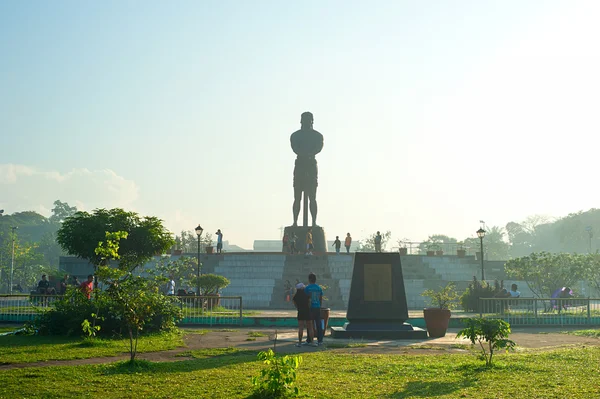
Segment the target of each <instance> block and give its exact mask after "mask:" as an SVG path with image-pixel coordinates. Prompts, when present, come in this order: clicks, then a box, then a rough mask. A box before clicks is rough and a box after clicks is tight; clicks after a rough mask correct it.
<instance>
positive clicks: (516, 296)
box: [510, 290, 521, 298]
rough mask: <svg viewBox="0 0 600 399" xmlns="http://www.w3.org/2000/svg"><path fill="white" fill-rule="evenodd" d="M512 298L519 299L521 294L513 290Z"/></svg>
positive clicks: (511, 292)
mask: <svg viewBox="0 0 600 399" xmlns="http://www.w3.org/2000/svg"><path fill="white" fill-rule="evenodd" d="M510 296H511V297H513V298H518V297H520V296H521V293H520V292H519V291H513V290H511V291H510Z"/></svg>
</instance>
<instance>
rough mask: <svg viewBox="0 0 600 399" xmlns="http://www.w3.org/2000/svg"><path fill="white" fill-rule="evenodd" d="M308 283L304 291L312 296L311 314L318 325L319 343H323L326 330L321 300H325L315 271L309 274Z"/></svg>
mask: <svg viewBox="0 0 600 399" xmlns="http://www.w3.org/2000/svg"><path fill="white" fill-rule="evenodd" d="M308 282H309V283H310V284H308V285H307V286H306V287H305V288H304V292H305V293H306V295H308V297H309V298H310V316H311V319H312V320H314V322H315V324H316V325H317V334H316V336H317V345H322V344H323V335H325V331H323V330H324V328H323V324H322V320H321V302H322V301H323V289H322V288H321V286H319V285H318V284H317V276H316V275H315V274H314V273H310V274H309V275H308Z"/></svg>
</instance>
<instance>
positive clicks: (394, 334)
mask: <svg viewBox="0 0 600 399" xmlns="http://www.w3.org/2000/svg"><path fill="white" fill-rule="evenodd" d="M331 337H332V338H354V339H427V331H426V330H423V329H422V328H419V327H413V326H412V325H410V324H408V323H385V322H383V323H377V322H370V323H356V322H354V323H346V324H344V327H331Z"/></svg>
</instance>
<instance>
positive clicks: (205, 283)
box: [192, 274, 229, 295]
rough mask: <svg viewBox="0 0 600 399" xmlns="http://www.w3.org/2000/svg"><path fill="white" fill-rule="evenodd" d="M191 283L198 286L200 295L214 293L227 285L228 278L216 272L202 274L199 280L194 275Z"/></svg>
mask: <svg viewBox="0 0 600 399" xmlns="http://www.w3.org/2000/svg"><path fill="white" fill-rule="evenodd" d="M192 283H193V284H194V285H196V286H199V287H200V290H201V292H202V295H216V294H217V293H218V292H219V290H220V289H223V288H225V287H227V286H228V285H229V279H227V278H226V277H223V276H219V275H216V274H203V275H202V276H200V279H199V280H198V278H197V277H194V278H193V279H192Z"/></svg>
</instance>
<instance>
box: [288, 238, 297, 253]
mask: <svg viewBox="0 0 600 399" xmlns="http://www.w3.org/2000/svg"><path fill="white" fill-rule="evenodd" d="M297 239H298V237H296V233H292V236H291V237H290V254H292V255H294V254H295V253H296V252H298V250H297V249H296V240H297Z"/></svg>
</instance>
